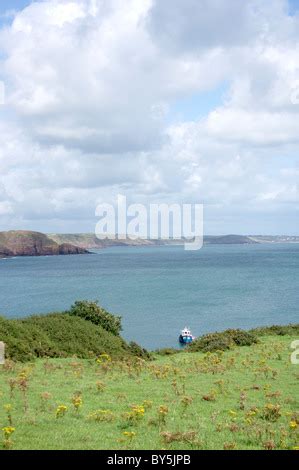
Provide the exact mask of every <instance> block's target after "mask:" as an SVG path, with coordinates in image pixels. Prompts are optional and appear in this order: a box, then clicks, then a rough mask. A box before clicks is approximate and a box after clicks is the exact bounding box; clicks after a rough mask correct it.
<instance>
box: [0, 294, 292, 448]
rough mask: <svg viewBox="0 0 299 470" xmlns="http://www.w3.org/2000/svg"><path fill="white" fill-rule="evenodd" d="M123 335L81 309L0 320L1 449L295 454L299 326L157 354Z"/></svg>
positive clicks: (99, 312) (94, 307) (103, 317)
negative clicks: (1, 356) (294, 347)
mask: <svg viewBox="0 0 299 470" xmlns="http://www.w3.org/2000/svg"><path fill="white" fill-rule="evenodd" d="M120 329H121V321H120V318H119V317H115V316H113V315H111V314H110V313H108V312H106V311H105V310H104V309H102V308H101V307H100V306H99V305H98V304H97V303H94V302H86V301H83V302H76V303H75V304H74V305H73V306H72V307H71V309H70V310H69V311H67V312H64V313H52V314H49V315H44V316H32V317H28V318H25V319H18V320H7V319H4V318H1V317H0V338H1V340H3V341H4V342H5V343H6V348H7V356H8V359H7V360H6V362H5V364H4V365H3V366H0V449H1V448H4V449H116V450H117V449H162V448H163V449H166V450H168V449H169V450H171V449H297V448H298V445H299V411H298V405H299V398H298V380H299V370H298V366H296V365H292V364H291V362H290V353H291V351H290V349H289V348H290V344H291V342H292V341H293V340H294V339H297V338H298V335H299V325H289V326H272V327H269V328H265V327H263V328H257V329H255V330H252V331H249V332H246V331H242V330H227V331H224V332H221V333H213V334H208V335H205V336H203V337H201V338H199V339H197V340H196V341H195V342H194V343H193V344H192V345H190V346H189V347H187V348H185V349H184V350H182V349H181V350H175V349H172V348H166V349H162V350H160V351H158V352H156V353H148V352H147V351H146V350H144V349H142V348H141V347H140V346H139V345H137V344H136V343H130V344H127V343H126V342H125V341H124V340H123V339H122V338H121V337H120V336H119V332H120ZM240 346H242V347H240ZM178 352H179V353H180V354H177V353H178ZM149 359H151V360H149ZM1 433H2V436H1Z"/></svg>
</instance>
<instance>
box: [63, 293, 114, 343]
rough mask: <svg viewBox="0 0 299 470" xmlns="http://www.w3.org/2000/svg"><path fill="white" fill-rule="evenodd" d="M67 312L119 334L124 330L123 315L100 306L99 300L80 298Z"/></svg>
mask: <svg viewBox="0 0 299 470" xmlns="http://www.w3.org/2000/svg"><path fill="white" fill-rule="evenodd" d="M66 313H69V314H70V315H75V316H76V317H80V318H83V319H84V320H88V321H90V322H91V323H93V324H94V325H98V326H101V327H102V328H104V330H106V331H109V333H112V334H113V335H116V336H118V335H119V334H120V332H121V330H122V327H121V317H117V316H115V315H112V314H111V313H109V312H107V311H106V310H105V309H104V308H102V307H100V306H99V304H98V302H97V301H96V302H89V301H87V300H78V301H77V302H75V303H74V305H72V306H71V308H70V310H68V311H67V312H66Z"/></svg>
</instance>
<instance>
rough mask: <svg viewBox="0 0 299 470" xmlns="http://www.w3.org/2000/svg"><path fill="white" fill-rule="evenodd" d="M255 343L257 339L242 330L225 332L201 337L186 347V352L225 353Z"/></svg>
mask: <svg viewBox="0 0 299 470" xmlns="http://www.w3.org/2000/svg"><path fill="white" fill-rule="evenodd" d="M255 343H257V338H256V336H255V335H254V334H253V333H250V332H247V331H243V330H226V331H223V332H220V333H209V334H207V335H204V336H201V337H200V338H198V339H196V340H195V341H193V342H192V343H191V344H190V345H189V346H188V350H189V351H192V352H196V351H202V352H215V351H226V350H228V349H231V348H232V347H234V346H251V345H252V344H255Z"/></svg>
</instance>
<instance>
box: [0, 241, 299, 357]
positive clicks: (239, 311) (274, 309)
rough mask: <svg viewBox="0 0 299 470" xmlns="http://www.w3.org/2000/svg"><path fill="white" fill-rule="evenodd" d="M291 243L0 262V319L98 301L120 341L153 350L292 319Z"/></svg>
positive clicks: (298, 255)
mask: <svg viewBox="0 0 299 470" xmlns="http://www.w3.org/2000/svg"><path fill="white" fill-rule="evenodd" d="M298 267H299V245H232V246H227V245H221V246H220V245H218V246H216V245H214V246H205V247H204V248H203V249H201V250H200V251H195V252H186V251H184V250H183V248H182V247H179V246H175V247H149V248H144V247H142V248H125V247H124V248H111V249H106V250H102V251H100V252H97V253H96V254H92V255H79V256H53V257H52V256H49V257H30V258H13V259H5V260H0V314H3V315H5V316H7V317H10V318H18V317H22V316H25V315H28V314H31V313H47V312H50V311H55V310H63V309H65V308H67V307H69V306H70V305H71V304H72V302H73V301H74V300H77V299H90V300H95V299H98V300H99V301H100V303H101V305H103V306H104V307H105V308H106V309H108V310H109V311H111V312H113V313H116V314H120V315H121V316H122V317H123V327H124V332H123V334H124V337H125V338H127V339H130V340H134V341H137V342H138V343H140V344H142V345H143V346H145V347H147V348H149V349H154V348H159V347H166V346H177V344H178V343H177V338H178V334H179V330H180V329H181V328H183V327H184V326H189V327H190V328H191V330H192V332H193V334H195V335H196V336H197V335H200V334H202V333H205V332H209V331H215V330H222V329H225V328H228V327H241V328H250V327H254V326H258V325H270V324H275V323H276V324H287V323H291V322H298V321H299V308H298V306H299V282H298Z"/></svg>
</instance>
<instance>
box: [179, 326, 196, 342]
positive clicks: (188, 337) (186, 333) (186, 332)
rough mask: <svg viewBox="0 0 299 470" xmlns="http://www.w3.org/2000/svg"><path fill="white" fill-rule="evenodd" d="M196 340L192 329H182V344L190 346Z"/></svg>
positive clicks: (180, 340) (180, 338) (180, 337)
mask: <svg viewBox="0 0 299 470" xmlns="http://www.w3.org/2000/svg"><path fill="white" fill-rule="evenodd" d="M194 339H195V338H194V336H193V335H192V333H191V331H190V329H189V328H187V327H186V326H185V328H183V329H182V331H181V334H180V336H179V342H180V343H181V344H189V343H192V341H193V340H194Z"/></svg>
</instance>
